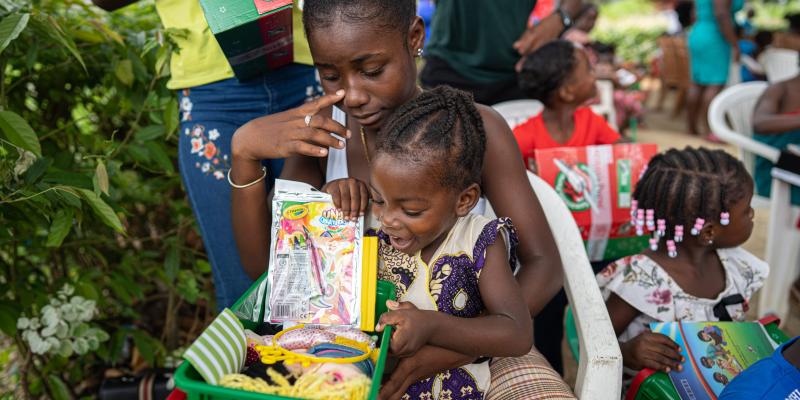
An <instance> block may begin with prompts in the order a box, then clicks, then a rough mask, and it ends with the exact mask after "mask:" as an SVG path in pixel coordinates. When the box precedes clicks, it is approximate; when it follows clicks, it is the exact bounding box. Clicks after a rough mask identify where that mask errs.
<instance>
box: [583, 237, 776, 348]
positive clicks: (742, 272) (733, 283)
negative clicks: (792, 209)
mask: <svg viewBox="0 0 800 400" xmlns="http://www.w3.org/2000/svg"><path fill="white" fill-rule="evenodd" d="M717 255H718V256H719V259H720V261H721V262H722V266H723V268H724V269H725V289H724V290H722V292H720V293H719V295H717V297H716V298H713V299H707V298H700V297H695V296H692V295H691V294H688V293H686V292H685V291H684V290H683V289H682V288H681V287H680V286H678V284H677V283H676V282H675V281H674V280H673V279H672V277H670V276H669V274H668V273H667V271H665V270H664V269H663V268H661V266H660V265H658V264H657V263H656V262H655V261H653V260H652V259H650V258H649V257H647V256H646V255H643V254H637V255H634V256H629V257H625V258H622V259H620V260H617V261H616V262H614V263H613V264H611V265H609V266H608V267H606V268H605V269H603V270H602V271H600V273H598V274H597V283H598V284H599V285H600V290H601V291H602V292H603V298H604V299H606V300H607V299H608V297H609V296H610V295H611V293H614V294H616V295H617V296H619V297H620V298H621V299H622V300H624V301H625V302H627V303H628V304H630V305H631V306H633V307H635V308H636V309H637V310H639V311H640V312H641V314H639V315H638V316H637V317H636V318H634V320H633V321H632V322H631V323H630V325H628V327H627V328H625V331H624V332H622V334H621V335H619V341H620V342H623V343H624V342H626V341H628V340H631V339H633V338H635V337H636V336H638V335H639V334H640V333H642V332H645V331H647V330H649V325H650V323H651V322H670V321H684V320H685V321H698V322H703V321H720V320H721V319H727V318H721V316H723V317H724V313H722V312H721V310H722V308H723V307H724V308H725V313H727V314H728V316H729V317H730V320H733V321H743V320H744V318H745V312H746V311H747V302H748V301H749V300H750V298H751V297H752V296H753V293H755V291H756V290H758V289H759V288H760V287H761V286H762V285H763V284H764V280H765V279H766V277H767V273H768V272H769V267H768V266H767V263H765V262H764V261H762V260H759V259H758V258H757V257H756V256H754V255H752V254H750V253H749V252H747V251H746V250H744V249H742V248H741V247H735V248H730V249H718V250H717ZM736 295H740V296H741V297H742V299H743V301H741V302H738V303H735V304H728V303H730V301H726V299H735V298H737V296H736ZM720 304H722V305H720ZM726 304H728V305H727V307H726Z"/></svg>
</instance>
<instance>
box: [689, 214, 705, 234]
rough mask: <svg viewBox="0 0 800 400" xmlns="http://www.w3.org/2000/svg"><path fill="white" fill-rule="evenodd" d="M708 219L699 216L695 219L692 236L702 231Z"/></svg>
mask: <svg viewBox="0 0 800 400" xmlns="http://www.w3.org/2000/svg"><path fill="white" fill-rule="evenodd" d="M705 223H706V220H704V219H702V218H697V219H696V220H694V226H693V227H692V236H697V235H699V234H700V231H701V230H703V225H705Z"/></svg>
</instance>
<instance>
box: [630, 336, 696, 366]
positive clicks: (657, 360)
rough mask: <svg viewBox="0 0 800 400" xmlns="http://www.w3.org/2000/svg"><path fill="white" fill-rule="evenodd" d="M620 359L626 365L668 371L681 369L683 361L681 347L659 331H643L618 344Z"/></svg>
mask: <svg viewBox="0 0 800 400" xmlns="http://www.w3.org/2000/svg"><path fill="white" fill-rule="evenodd" d="M620 349H621V350H622V361H623V363H624V364H625V366H626V367H629V368H632V369H635V370H640V369H642V368H650V369H652V370H656V371H664V372H669V371H672V370H676V371H680V370H682V369H683V367H682V366H681V363H682V362H684V361H685V359H684V358H683V356H681V348H680V346H678V345H677V344H676V343H675V342H673V341H672V339H670V338H669V337H667V336H665V335H662V334H660V333H653V332H644V333H642V334H640V335H639V336H637V337H635V338H633V339H632V340H630V341H628V342H625V343H623V344H622V346H620Z"/></svg>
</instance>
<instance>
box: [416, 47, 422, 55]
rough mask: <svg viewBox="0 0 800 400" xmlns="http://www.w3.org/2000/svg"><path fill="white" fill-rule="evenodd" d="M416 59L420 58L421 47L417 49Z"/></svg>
mask: <svg viewBox="0 0 800 400" xmlns="http://www.w3.org/2000/svg"><path fill="white" fill-rule="evenodd" d="M417 57H422V47H420V48H418V49H417Z"/></svg>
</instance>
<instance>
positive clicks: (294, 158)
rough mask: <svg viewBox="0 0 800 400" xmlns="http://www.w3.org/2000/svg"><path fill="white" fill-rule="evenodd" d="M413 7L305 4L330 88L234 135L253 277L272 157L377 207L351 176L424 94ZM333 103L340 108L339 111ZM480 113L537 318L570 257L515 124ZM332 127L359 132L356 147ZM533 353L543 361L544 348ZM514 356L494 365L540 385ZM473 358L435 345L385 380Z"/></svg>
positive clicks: (346, 204)
mask: <svg viewBox="0 0 800 400" xmlns="http://www.w3.org/2000/svg"><path fill="white" fill-rule="evenodd" d="M414 8H415V2H414V1H413V0H402V1H398V0H363V1H349V2H340V1H331V0H313V1H312V0H306V1H305V8H304V22H305V25H306V32H307V37H308V39H309V45H310V47H311V53H312V55H313V58H314V63H315V65H316V66H317V69H318V71H319V74H320V78H321V81H322V86H323V89H324V90H325V92H326V93H328V94H327V95H326V96H323V97H322V98H320V99H318V100H317V101H314V102H311V103H307V104H305V105H303V106H301V107H299V108H296V109H293V110H289V111H286V112H282V113H278V114H274V115H271V116H266V117H262V118H258V119H256V120H253V121H251V122H249V123H247V124H246V125H244V126H243V127H241V128H240V129H239V130H238V131H237V132H236V134H235V135H234V138H233V144H232V147H233V164H232V169H231V173H230V176H229V178H230V180H231V183H232V184H234V185H236V186H235V187H237V188H239V189H235V190H234V191H233V195H232V199H233V210H232V211H233V212H232V213H233V218H234V220H233V224H234V232H235V234H236V238H237V245H238V247H239V251H240V256H241V258H242V263H243V265H244V266H245V269H246V270H247V271H248V272H249V273H250V275H251V276H252V277H256V276H258V275H260V274H261V273H263V272H264V271H265V269H266V266H267V263H268V261H267V260H268V253H269V250H268V249H269V246H268V243H269V241H270V238H269V234H270V233H269V225H270V222H269V221H270V220H269V218H270V217H269V211H270V207H269V201H268V200H269V199H268V197H267V195H266V194H265V187H264V185H263V183H262V182H263V180H262V179H263V177H264V175H265V174H264V172H263V170H262V168H261V160H263V159H270V158H280V157H288V159H287V161H286V165H285V167H284V169H283V173H282V174H281V178H285V179H293V180H300V181H304V182H307V183H309V184H311V185H313V186H315V187H318V188H323V189H324V190H325V191H327V192H329V193H332V194H333V195H334V198H338V199H339V200H338V202H339V206H340V208H341V209H342V210H343V211H344V212H345V214H346V215H349V216H351V217H357V216H358V215H359V214H361V213H363V211H364V210H366V207H367V202H368V196H367V194H366V193H365V192H363V191H359V190H357V189H356V188H357V186H356V184H355V182H354V179H349V178H355V179H358V180H361V181H363V182H369V181H370V179H369V173H368V169H369V168H368V166H369V163H370V160H371V159H372V157H373V156H374V145H375V140H376V135H377V134H378V131H379V129H380V128H381V127H382V125H383V123H384V122H385V121H386V120H387V118H388V116H389V115H390V114H391V113H392V112H393V111H394V110H395V109H396V108H398V107H399V106H400V105H402V104H404V103H406V102H408V101H410V100H411V99H412V98H414V97H415V96H416V95H417V94H419V93H420V89H419V88H418V87H417V86H416V84H415V80H416V75H417V70H416V63H415V58H416V57H418V56H419V55H420V54H421V53H422V51H421V49H422V44H423V42H424V36H425V35H424V26H423V24H422V22H421V20H420V19H419V18H417V17H416V16H415V9H414ZM333 105H336V106H337V107H338V108H331V107H330V106H333ZM479 110H480V114H481V117H482V118H483V124H484V126H485V130H486V134H487V144H486V152H485V156H484V157H485V159H484V168H483V173H482V182H483V184H482V189H483V192H484V193H486V196H487V198H488V200H489V201H490V202H491V204H492V206H493V207H494V210H495V212H496V213H497V214H498V215H500V216H507V217H510V218H512V220H513V221H514V224H515V225H516V226H517V229H518V234H519V238H520V246H519V252H518V256H519V258H520V260H521V269H520V271H519V273H518V274H517V280H518V281H519V282H520V284H521V286H522V289H523V292H524V295H525V300H526V302H527V305H528V308H529V310H530V312H531V314H532V315H535V314H537V313H538V312H539V310H540V309H541V308H542V307H543V306H544V304H545V303H547V301H548V300H549V299H550V298H551V297H552V296H553V294H554V293H556V292H557V291H558V289H559V288H560V287H561V273H560V258H559V255H558V251H557V249H556V247H555V243H554V241H553V238H552V235H551V234H550V230H549V228H548V226H547V220H546V219H545V216H544V213H543V211H542V209H541V206H540V205H539V202H538V201H537V199H536V196H535V194H534V193H533V190H532V189H531V187H530V184H529V183H528V179H527V176H526V173H525V169H524V166H523V163H522V159H521V157H520V154H519V150H518V149H517V146H516V143H515V141H514V136H513V135H512V133H511V130H510V129H509V128H508V126H507V125H506V123H505V121H504V120H503V119H502V117H500V115H498V114H497V113H496V112H494V111H493V110H492V109H491V108H489V107H485V106H479ZM342 111H344V112H342ZM345 113H346V114H345ZM329 132H333V133H335V134H336V135H338V136H339V137H341V138H342V139H349V141H348V144H349V145H346V144H345V140H340V139H339V138H335V137H333V136H331V135H330V134H329ZM528 357H529V358H531V357H532V358H537V361H538V360H541V356H539V355H538V354H535V353H533V352H532V354H530V355H529V356H528ZM513 360H517V359H512V361H510V362H506V361H505V360H500V361H497V362H496V363H495V364H499V365H507V369H509V370H510V369H514V373H518V372H517V371H521V372H523V373H526V374H528V375H526V376H525V377H520V378H513V379H506V380H505V381H506V382H508V381H511V380H514V381H515V382H516V381H517V379H520V380H527V382H530V381H531V380H532V379H531V378H530V374H532V373H533V372H529V371H530V368H534V367H535V366H536V365H535V364H531V363H528V364H525V365H523V366H522V367H520V366H519V363H515V362H514V361H513ZM471 361H473V360H472V359H471V358H469V357H464V356H463V355H460V354H457V353H453V352H450V351H446V350H443V349H440V348H436V347H424V348H423V349H422V350H420V351H419V352H418V353H417V354H416V355H415V356H413V357H410V358H406V359H403V360H402V361H401V363H400V364H399V365H398V368H397V370H395V373H393V374H392V377H391V379H390V380H389V381H388V382H387V383H385V384H384V385H383V389H382V396H384V397H389V398H394V397H395V396H396V395H399V394H402V393H403V392H404V391H405V389H406V388H407V387H408V386H409V385H410V384H411V383H413V382H415V381H417V380H419V379H420V378H424V377H429V376H431V375H433V374H435V373H436V372H439V371H442V370H446V369H449V368H453V367H457V366H460V365H463V364H466V363H469V362H471ZM512 364H517V365H512ZM540 365H541V364H540ZM493 372H494V371H493ZM540 372H541V370H540ZM510 374H511V373H509V375H510ZM498 375H500V374H496V373H495V374H493V376H498ZM539 376H541V375H539ZM551 376H552V375H551ZM556 376H557V375H556ZM513 385H516V387H519V385H518V384H517V383H515V384H513ZM548 385H555V386H549V388H550V389H552V388H553V387H556V388H558V389H559V390H560V389H564V390H562V391H563V392H564V393H566V394H565V395H564V396H565V397H566V396H570V394H568V393H569V390H568V388H566V386H565V385H564V383H563V382H561V381H560V380H559V381H558V382H553V383H548ZM507 386H512V384H511V383H508V384H507ZM541 389H544V390H547V389H545V388H544V387H542V388H541ZM513 390H517V389H516V388H515V387H512V388H507V387H496V382H495V381H494V380H493V388H492V389H490V393H489V395H488V398H492V397H493V394H492V391H494V393H495V395H494V396H496V397H495V398H497V397H501V398H509V396H514V395H516V396H517V398H531V395H535V389H530V388H523V389H521V390H531V391H528V392H526V393H525V394H520V392H519V391H516V393H511V392H510V391H513ZM497 393H500V394H497Z"/></svg>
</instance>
